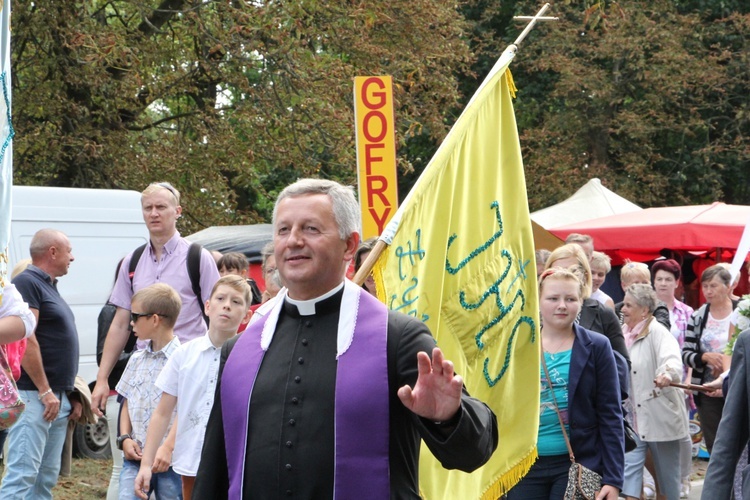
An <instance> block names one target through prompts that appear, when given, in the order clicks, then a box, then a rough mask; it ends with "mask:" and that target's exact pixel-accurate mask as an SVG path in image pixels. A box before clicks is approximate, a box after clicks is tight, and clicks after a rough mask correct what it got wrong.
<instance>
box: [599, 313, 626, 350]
mask: <svg viewBox="0 0 750 500" xmlns="http://www.w3.org/2000/svg"><path fill="white" fill-rule="evenodd" d="M599 305H600V306H601V307H599V317H600V318H601V322H602V331H601V332H599V333H601V334H603V335H604V336H605V337H607V338H608V339H609V344H610V345H611V346H612V350H613V351H616V352H619V353H620V354H621V355H622V357H623V358H625V359H626V360H627V362H628V364H630V353H628V347H627V346H626V345H625V337H624V336H623V335H622V328H621V327H620V321H619V320H618V319H617V315H616V314H615V312H614V311H613V310H612V309H610V308H609V307H607V306H603V305H601V304H599Z"/></svg>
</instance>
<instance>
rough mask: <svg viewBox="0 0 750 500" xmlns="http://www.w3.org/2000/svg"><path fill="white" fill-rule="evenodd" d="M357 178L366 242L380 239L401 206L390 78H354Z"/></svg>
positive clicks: (363, 233) (363, 234) (363, 237)
mask: <svg viewBox="0 0 750 500" xmlns="http://www.w3.org/2000/svg"><path fill="white" fill-rule="evenodd" d="M354 120H355V123H356V129H357V177H358V179H359V204H360V207H361V208H362V239H367V238H370V237H372V236H379V235H380V233H382V232H383V229H384V228H385V226H386V224H388V221H390V220H391V217H392V216H393V214H394V213H395V212H396V208H397V207H398V189H397V185H396V134H395V131H394V125H395V120H394V118H393V82H392V80H391V77H390V76H358V77H356V78H355V79H354Z"/></svg>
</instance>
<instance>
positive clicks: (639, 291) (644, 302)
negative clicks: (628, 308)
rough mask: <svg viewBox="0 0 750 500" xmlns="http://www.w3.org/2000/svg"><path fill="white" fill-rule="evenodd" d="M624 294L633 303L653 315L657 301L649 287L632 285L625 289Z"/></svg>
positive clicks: (639, 284) (642, 284)
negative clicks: (630, 298) (628, 296)
mask: <svg viewBox="0 0 750 500" xmlns="http://www.w3.org/2000/svg"><path fill="white" fill-rule="evenodd" d="M625 293H629V294H630V296H631V297H633V300H634V301H635V303H636V304H637V305H638V306H640V307H645V308H646V309H648V312H649V313H653V312H654V310H655V309H656V304H657V303H658V299H657V298H656V292H655V291H654V289H653V288H652V287H651V285H647V284H645V283H634V284H632V285H630V286H629V287H627V288H626V289H625Z"/></svg>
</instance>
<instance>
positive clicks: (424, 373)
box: [398, 347, 464, 422]
mask: <svg viewBox="0 0 750 500" xmlns="http://www.w3.org/2000/svg"><path fill="white" fill-rule="evenodd" d="M417 368H418V376H417V383H416V384H415V385H414V388H413V389H412V388H411V387H409V386H408V385H405V386H403V387H402V388H400V389H399V390H398V397H399V399H400V400H401V402H402V403H403V404H404V406H406V407H407V408H408V409H410V410H411V411H413V412H414V413H416V414H417V415H419V416H420V417H422V418H425V419H428V420H432V421H435V422H445V421H447V420H450V419H451V418H452V417H453V416H454V415H456V412H457V411H458V408H459V407H460V406H461V389H462V388H463V384H464V382H463V379H462V378H461V377H460V376H459V375H456V374H455V373H454V371H453V363H452V362H451V361H449V360H447V359H445V358H444V357H443V352H442V351H441V350H440V349H439V348H437V347H436V348H434V349H433V350H432V360H430V357H429V356H428V355H427V353H426V352H420V353H418V354H417Z"/></svg>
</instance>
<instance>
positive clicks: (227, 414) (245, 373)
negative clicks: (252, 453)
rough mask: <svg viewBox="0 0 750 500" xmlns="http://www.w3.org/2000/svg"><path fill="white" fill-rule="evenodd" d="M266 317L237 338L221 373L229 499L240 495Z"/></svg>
mask: <svg viewBox="0 0 750 500" xmlns="http://www.w3.org/2000/svg"><path fill="white" fill-rule="evenodd" d="M267 320H268V316H265V317H263V319H261V320H259V321H257V322H256V323H254V324H252V325H250V326H248V327H247V328H246V329H245V331H244V332H243V333H242V335H240V338H238V339H237V343H236V344H235V345H234V348H233V349H232V352H231V353H230V354H229V357H228V358H227V360H226V362H225V363H224V371H223V372H222V374H221V412H222V421H223V423H224V446H225V448H226V454H227V469H228V472H229V495H228V498H230V499H240V498H242V485H243V483H244V480H245V478H244V475H245V452H246V450H247V431H248V423H249V422H248V417H249V411H250V394H251V393H252V390H253V386H254V385H255V377H256V376H257V375H258V369H259V368H260V364H261V362H262V361H263V355H264V354H265V351H264V350H263V348H262V347H261V346H260V335H261V332H262V331H263V325H265V324H266V321H267Z"/></svg>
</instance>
